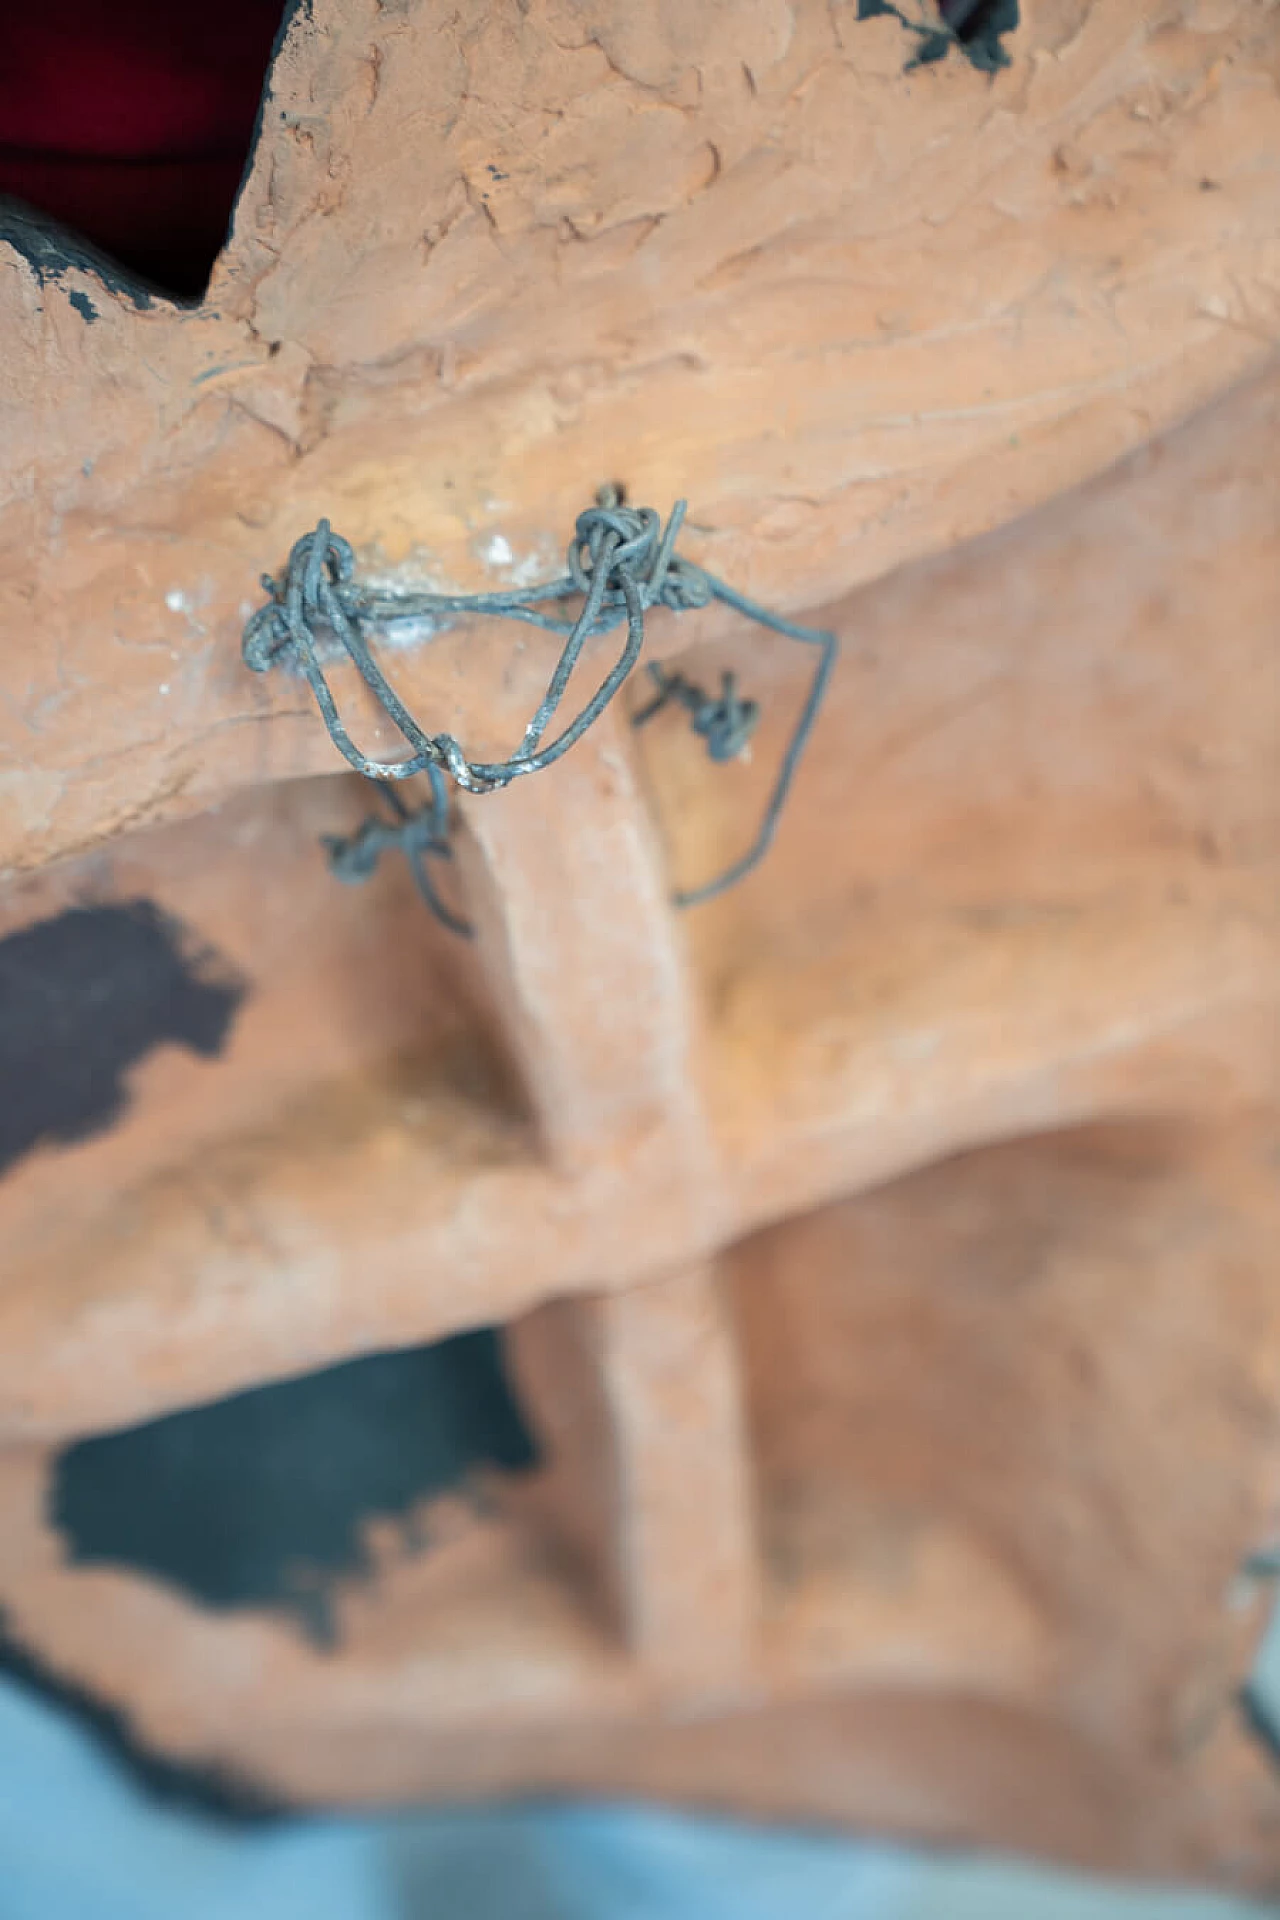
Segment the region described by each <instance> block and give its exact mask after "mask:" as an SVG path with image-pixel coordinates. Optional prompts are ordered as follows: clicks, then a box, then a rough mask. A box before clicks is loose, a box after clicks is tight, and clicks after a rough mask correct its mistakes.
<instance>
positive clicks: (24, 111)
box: [0, 0, 282, 319]
mask: <svg viewBox="0 0 1280 1920" xmlns="http://www.w3.org/2000/svg"><path fill="white" fill-rule="evenodd" d="M281 4H282V0H219V4H218V5H217V6H216V7H190V6H175V5H174V4H173V0H43V4H42V5H40V6H36V7H28V8H19V9H16V10H15V11H14V12H13V14H12V17H10V18H6V21H5V49H4V55H5V57H4V62H3V65H2V66H0V195H4V196H11V197H12V198H14V199H15V200H17V201H18V202H20V203H23V204H24V206H25V208H26V209H27V210H29V211H31V212H33V213H35V214H36V215H37V216H38V217H40V218H41V221H42V223H43V220H47V219H51V220H53V221H56V222H57V223H58V224H59V225H60V226H62V227H65V228H67V229H69V236H68V237H69V238H70V235H78V236H80V237H81V238H82V239H83V240H85V241H88V242H89V243H90V245H91V246H92V247H93V248H95V249H98V250H100V251H101V252H102V253H104V254H106V255H108V256H110V261H111V262H114V263H115V264H116V265H118V266H119V267H120V268H123V269H124V271H125V273H126V274H127V275H129V276H136V277H138V278H141V279H142V280H144V281H147V282H150V283H151V285H152V286H154V287H155V288H157V289H159V290H161V291H163V292H165V293H168V294H171V295H175V296H177V297H179V298H191V297H194V296H199V295H200V294H201V293H203V291H204V288H205V285H206V284H207V281H208V278H209V273H210V269H211V268H212V265H213V261H214V259H215V257H216V255H217V253H218V251H219V249H220V248H221V246H222V244H223V240H224V238H225V236H226V230H227V223H228V220H229V218H230V215H231V211H232V208H233V206H234V203H235V198H236V194H237V191H238V189H239V186H240V180H241V176H242V174H243V172H244V167H245V162H246V160H247V159H248V156H249V152H250V148H251V146H252V144H253V138H254V130H255V126H256V123H257V115H258V105H259V101H260V98H261V96H262V90H263V81H264V76H265V74H266V72H267V68H268V66H269V63H270V60H271V55H272V50H273V43H274V41H275V37H276V34H277V31H278V30H279V28H280V24H281ZM70 251H71V252H72V254H73V255H74V252H75V251H76V250H75V248H74V244H73V245H72V247H71V249H70ZM89 317H90V316H89V315H88V314H86V315H85V318H86V319H88V318H89Z"/></svg>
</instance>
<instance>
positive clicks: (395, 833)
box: [320, 767, 474, 940]
mask: <svg viewBox="0 0 1280 1920" xmlns="http://www.w3.org/2000/svg"><path fill="white" fill-rule="evenodd" d="M427 773H428V775H429V778H430V781H431V798H430V800H429V801H428V803H427V804H426V806H424V807H420V808H418V810H417V811H416V812H415V811H414V809H413V808H411V807H407V806H406V805H405V803H404V801H403V800H402V799H401V797H400V790H399V788H398V787H393V786H389V785H388V784H387V783H386V782H385V781H382V780H375V781H373V782H372V783H371V784H372V785H373V787H374V789H375V791H376V792H377V793H378V794H379V795H380V796H381V798H382V799H383V800H384V802H385V804H386V808H387V812H388V814H389V816H390V817H389V818H387V819H382V818H379V816H378V815H377V814H376V813H371V814H368V815H367V816H366V817H365V819H363V820H362V821H361V822H360V825H359V826H358V827H357V828H356V830H355V832H354V833H353V834H350V835H343V834H336V833H326V834H324V835H323V836H322V838H321V842H320V844H321V845H322V846H323V848H324V850H325V853H326V854H327V856H328V860H329V871H330V873H332V874H333V876H334V878H335V879H337V880H341V881H342V882H343V883H344V885H346V886H359V885H361V884H362V883H363V882H364V881H366V880H372V878H373V876H374V873H375V871H376V870H377V866H378V862H379V860H380V859H381V858H382V856H383V854H384V853H389V852H391V851H392V850H393V849H394V850H395V851H396V852H398V853H402V854H403V855H404V857H405V859H406V860H407V861H408V863H409V871H410V873H411V874H412V875H413V883H414V885H415V886H416V887H417V889H418V893H419V895H420V897H421V899H422V901H423V904H424V905H425V906H426V907H427V909H428V910H429V912H431V913H432V914H433V915H434V917H435V918H436V919H437V920H438V921H439V922H440V924H441V926H443V927H447V928H448V929H449V932H450V933H456V934H458V935H459V936H460V937H461V938H462V939H463V940H469V939H470V938H471V936H472V933H473V931H474V929H473V928H472V927H471V926H470V924H469V923H468V922H467V921H466V920H463V919H461V918H460V917H459V916H458V915H457V914H456V913H454V912H453V911H452V910H451V909H450V908H449V907H447V906H446V905H445V903H444V901H443V900H442V899H441V898H440V895H439V894H438V893H437V892H436V886H435V881H434V880H433V879H432V877H431V870H430V868H429V867H428V866H427V857H428V855H434V857H435V858H436V859H438V860H452V858H453V848H452V846H451V845H450V844H449V792H448V788H447V787H446V786H445V783H444V775H443V774H442V773H441V771H440V769H439V767H429V768H428V769H427Z"/></svg>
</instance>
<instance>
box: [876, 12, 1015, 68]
mask: <svg viewBox="0 0 1280 1920" xmlns="http://www.w3.org/2000/svg"><path fill="white" fill-rule="evenodd" d="M885 15H889V16H891V17H892V18H893V19H895V20H897V21H898V22H899V23H900V24H901V25H902V26H904V27H905V28H906V29H907V31H908V33H910V34H911V35H912V36H913V38H914V41H915V45H914V47H913V48H912V52H911V56H910V58H909V59H908V61H907V69H908V71H910V69H911V68H912V67H925V66H929V65H931V64H932V63H933V62H934V61H935V60H945V59H946V57H947V55H948V54H949V53H950V52H951V51H952V49H953V48H954V49H958V50H959V51H960V52H961V53H963V54H964V56H965V58H966V59H967V60H968V61H969V63H970V65H971V66H975V67H977V68H979V69H980V71H981V72H983V73H995V72H996V70H997V69H998V68H1000V67H1007V66H1008V65H1009V55H1008V53H1007V52H1006V50H1005V47H1004V40H1005V37H1006V35H1008V34H1011V33H1013V32H1014V31H1015V30H1016V28H1017V26H1018V24H1019V18H1020V15H1019V7H1018V0H936V5H935V0H905V4H904V5H902V6H895V5H894V4H893V0H858V18H859V20H878V19H882V18H883V17H884V16H885Z"/></svg>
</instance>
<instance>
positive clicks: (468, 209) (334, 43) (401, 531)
mask: <svg viewBox="0 0 1280 1920" xmlns="http://www.w3.org/2000/svg"><path fill="white" fill-rule="evenodd" d="M1023 11H1024V15H1025V19H1024V24H1023V25H1022V27H1021V28H1020V29H1019V31H1018V33H1017V34H1016V35H1015V36H1013V37H1012V38H1011V39H1010V40H1009V41H1008V42H1007V43H1006V45H1007V47H1008V48H1009V50H1010V51H1011V53H1012V54H1013V56H1014V57H1013V64H1012V65H1011V66H1010V67H1009V68H1008V69H1006V70H1004V71H1003V72H1001V73H999V74H997V75H995V76H994V77H992V76H989V75H986V74H983V73H981V72H978V71H977V70H975V69H974V68H973V67H972V66H970V65H969V64H968V63H967V62H966V61H964V60H962V59H959V58H952V59H948V60H946V61H943V62H940V63H938V64H937V65H933V66H929V67H926V68H923V69H918V70H915V71H911V72H908V71H904V69H905V67H906V66H907V63H908V61H909V60H910V57H911V54H912V52H913V51H914V41H913V40H912V37H911V36H910V35H908V34H907V33H905V32H904V30H903V28H902V27H901V26H900V25H899V24H898V23H897V22H896V21H895V20H894V19H892V18H890V17H881V18H878V19H872V20H865V21H859V19H858V18H857V9H856V7H855V5H854V4H853V0H835V4H830V5H829V4H827V0H705V3H704V4H701V5H699V6H698V7H696V8H692V9H691V8H690V7H688V6H687V5H686V4H685V0H645V4H643V5H639V6H633V7H628V8H627V9H626V10H625V21H624V20H622V19H621V18H620V16H619V14H618V10H617V8H616V7H615V6H613V5H612V4H597V3H596V0H533V3H532V4H529V5H525V6H520V7H517V6H515V5H514V4H503V5H500V6H493V5H491V4H489V0H464V4H462V5H461V6H460V7H457V8H454V9H452V10H449V11H448V12H445V11H443V10H441V9H439V8H438V7H436V6H434V5H427V4H420V3H419V4H401V3H399V0H397V4H393V5H388V4H385V3H380V0H314V4H313V5H309V6H305V7H303V6H299V7H297V8H296V9H295V10H294V12H293V14H292V16H291V23H290V26H289V29H288V32H287V35H286V37H285V41H284V45H283V48H282V50H281V53H280V55H279V58H278V59H277V62H276V64H275V67H274V68H273V71H272V74H271V80H270V88H269V92H268V96H267V98H266V100H265V102H264V108H263V115H262V123H261V133H260V137H259V140H258V144H257V147H256V149H255V154H254V159H253V164H252V168H251V171H250V173H249V177H248V179H247V181H246V184H245V187H244V190H243V193H242V195H241V198H240V201H239V204H238V207H237V210H236V215H235V222H234V228H233V231H232V235H231V239H230V243H229V245H228V247H227V249H226V251H225V253H224V254H223V256H222V258H221V260H220V262H219V264H218V266H217V268H216V270H215V273H214V277H213V282H212V285H211V286H210V288H209V292H208V295H207V297H206V299H205V300H204V301H203V303H201V304H200V305H198V306H196V307H194V308H189V309H187V308H177V307H174V306H173V305H171V304H167V303H166V302H164V301H163V300H160V299H155V298H153V299H150V300H149V301H148V303H147V304H141V303H140V302H139V301H138V300H137V299H135V298H131V297H130V295H129V292H128V291H127V290H126V289H122V288H120V287H118V286H113V285H109V284H105V283H104V282H103V281H102V280H101V279H100V278H99V277H98V276H97V275H95V273H94V272H93V271H91V270H90V269H89V268H87V267H85V266H84V265H81V264H75V263H74V261H72V260H70V259H68V258H66V257H64V256H60V255H59V253H58V251H57V248H56V246H55V247H53V248H52V249H50V248H49V247H48V246H44V247H37V246H35V245H34V244H33V243H32V242H31V240H30V239H29V238H27V239H25V240H22V239H20V240H19V241H18V242H17V243H14V242H10V243H8V244H6V243H4V242H0V258H3V260H4V270H3V272H0V339H3V341H4V353H3V356H2V357H0V447H2V448H3V453H2V454H0V460H2V462H3V465H2V467H0V472H2V473H3V475H4V477H5V479H6V481H7V484H6V485H5V486H3V487H0V501H3V505H0V635H2V636H3V638H2V639H0V696H2V697H0V870H3V868H5V867H11V868H12V867H32V866H39V865H41V864H43V863H45V862H46V861H48V860H49V859H51V858H52V857H54V856H55V855H58V854H61V853H64V852H69V851H73V850H77V849H84V848H86V847H91V846H94V845H97V844H100V843H102V842H103V841H105V840H107V839H108V838H110V837H111V836H112V835H114V834H117V833H119V832H120V831H122V830H124V829H126V828H128V827H129V826H131V825H136V824H139V823H141V822H146V821H156V820H160V819H164V818H168V817H172V816H173V815H174V814H176V813H182V812H190V811H192V810H193V809H198V808H200V807H202V806H204V805H207V804H208V803H209V801H210V800H212V799H214V798H216V797H218V796H220V795H223V794H226V793H227V792H228V791H230V790H232V789H234V788H236V787H239V786H243V785H246V784H249V785H253V784H257V783H260V782H262V781H264V780H267V779H278V778H286V777H290V776H293V775H297V774H299V773H310V772H319V771H322V770H324V769H326V768H327V767H328V766H329V765H330V760H329V748H328V746H327V744H326V743H325V741H324V740H323V738H322V737H321V736H320V735H318V733H317V732H316V730H315V728H314V727H313V726H312V724H311V716H310V711H309V707H308V705H307V703H306V701H305V700H303V699H302V698H301V697H300V695H299V693H298V691H297V689H296V688H294V687H293V686H291V685H290V683H289V682H288V681H287V680H285V681H273V682H272V683H270V684H265V683H263V682H261V681H255V680H252V679H250V678H249V677H248V676H246V675H245V674H244V673H243V672H242V671H241V669H240V666H239V664H238V660H237V655H236V635H237V634H238V632H239V629H240V626H241V624H242V622H243V618H244V615H245V613H246V612H247V610H248V608H249V607H250V605H251V604H252V603H253V601H254V599H255V597H256V592H257V589H256V582H257V578H258V575H259V574H260V573H261V572H262V570H263V569H264V568H267V569H271V570H274V569H276V568H278V567H279V566H280V565H281V564H282V563H283V560H284V557H285V555H286V554H287V552H288V550H289V548H290V546H291V545H292V543H293V541H294V539H295V538H296V537H297V535H298V534H299V533H301V532H303V531H305V530H306V529H308V528H309V527H311V526H312V525H314V523H315V521H316V520H317V518H318V517H319V516H320V515H321V514H327V515H329V516H330V518H331V519H332V521H333V523H334V525H335V526H337V527H338V528H339V529H340V530H341V531H343V532H344V533H346V534H347V536H348V537H349V538H351V539H352V540H353V541H354V542H355V543H356V546H357V548H358V550H359V552H360V555H361V558H362V561H363V563H364V564H365V565H366V567H378V568H381V569H383V570H387V569H390V570H391V571H392V572H393V573H394V575H395V577H397V578H401V579H405V580H409V581H412V580H418V581H432V582H436V583H439V584H455V585H460V586H481V585H494V584H497V583H498V582H499V581H502V580H507V579H510V578H512V577H513V576H514V577H519V578H528V577H530V576H533V577H537V576H539V575H540V574H544V573H550V572H552V571H554V570H555V566H556V563H557V559H558V556H559V554H560V553H561V551H562V549H563V546H564V543H565V542H566V540H567V538H568V536H569V532H570V530H571V527H572V524H573V519H574V516H575V515H576V514H577V513H578V511H579V510H580V509H581V508H582V507H583V506H584V505H587V504H589V502H590V500H591V498H592V497H593V494H594V492H595V489H596V488H597V487H598V486H599V485H600V484H601V483H602V482H604V481H612V480H621V481H624V482H625V483H626V486H627V488H628V490H629V493H630V495H631V497H632V499H634V500H637V501H648V502H651V503H652V504H654V505H655V506H658V507H660V508H662V509H664V510H665V508H666V507H667V506H668V505H669V504H670V502H671V501H672V500H674V499H675V498H676V497H678V496H681V495H685V496H687V497H688V498H689V500H690V502H691V506H692V520H691V528H690V536H689V546H690V550H691V551H692V552H693V553H694V555H695V557H697V558H699V559H702V560H703V561H705V562H706V564H708V565H710V566H712V567H713V568H715V569H717V570H719V571H720V572H722V573H723V574H724V575H725V576H726V577H729V578H731V579H733V580H735V581H737V582H738V583H739V584H741V585H742V586H743V587H744V588H745V589H747V590H749V591H753V592H756V593H757V594H758V595H759V596H761V597H762V598H765V599H767V600H769V601H772V602H774V603H777V604H779V605H780V606H782V607H784V608H785V607H790V608H793V609H799V608H802V607H805V606H813V605H816V604H819V603H821V602H824V601H829V600H831V599H833V598H835V597H837V596H839V595H841V594H843V593H845V592H847V591H848V590H849V589H850V588H851V587H853V586H854V585H856V584H858V583H859V582H862V581H865V580H868V579H871V578H874V577H875V576H876V575H878V574H881V573H883V572H884V571H885V570H886V569H887V568H888V567H890V566H891V565H893V564H895V563H897V562H900V561H903V560H906V559H909V558H912V557H914V556H918V555H920V554H922V553H925V552H930V551H935V550H944V549H946V548H948V547H950V546H952V545H953V544H954V543H955V542H956V541H957V540H961V539H964V538H966V537H969V536H971V535H974V534H976V533H979V532H981V531H982V530H984V529H986V528H990V527H992V526H995V525H998V524H1000V523H1003V522H1004V521H1007V520H1009V519H1010V518H1012V517H1013V516H1015V515H1016V514H1018V513H1019V512H1021V511H1023V510H1025V509H1026V508H1028V507H1029V506H1031V505H1033V504H1034V503H1036V502H1037V501H1041V500H1045V499H1048V498H1050V497H1052V496H1053V495H1055V494H1057V493H1059V492H1061V491H1062V490H1063V489H1064V488H1066V487H1069V486H1070V485H1072V484H1073V483H1075V482H1076V481H1078V480H1080V479H1081V478H1083V477H1085V476H1087V475H1089V474H1092V473H1095V472H1097V471H1099V470H1100V469H1101V468H1103V467H1104V466H1106V465H1107V464H1108V463H1109V462H1110V461H1112V460H1114V459H1115V458H1116V457H1117V456H1118V455H1119V454H1121V453H1123V452H1124V451H1125V450H1127V449H1129V448H1132V447H1134V446H1137V445H1140V444H1141V443H1142V442H1144V441H1145V440H1146V439H1148V438H1149V437H1150V436H1151V435H1152V434H1153V433H1156V432H1158V431H1159V430H1160V429H1161V428H1162V427H1164V426H1166V425H1167V424H1169V423H1170V422H1172V421H1174V420H1176V419H1178V418H1179V417H1181V416H1183V415H1185V414H1186V413H1188V412H1189V411H1190V410H1191V409H1192V408H1194V407H1195V406H1197V405H1198V404H1200V403H1202V402H1203V401H1205V400H1207V399H1208V398H1209V397H1211V396H1212V395H1214V394H1216V393H1218V392H1221V391H1222V390H1223V389H1224V388H1225V387H1227V386H1228V385H1229V384H1230V383H1231V382H1232V381H1233V380H1234V379H1236V378H1238V377H1240V376H1242V375H1243V374H1245V373H1246V372H1248V371H1249V370H1251V369H1253V368H1256V367H1257V366H1259V365H1260V364H1261V363H1262V362H1263V361H1264V359H1265V358H1266V356H1267V353H1268V350H1269V342H1270V341H1271V339H1272V338H1273V336H1274V320H1275V293H1274V288H1275V285H1276V282H1277V246H1278V245H1280V242H1278V241H1277V238H1276V222H1275V205H1276V182H1275V162H1274V156H1275V154H1276V152H1277V151H1280V100H1278V99H1277V94H1276V88H1275V84H1274V74H1275V67H1276V61H1277V54H1278V50H1280V24H1278V22H1277V16H1276V13H1275V10H1274V8H1273V7H1271V6H1270V5H1268V4H1267V0H1236V3H1235V4H1231V3H1230V0H1164V4H1160V5H1157V6H1151V5H1147V4H1144V0H1100V4H1096V5H1089V6H1086V5H1083V4H1080V0H1033V3H1032V4H1029V5H1028V6H1026V7H1025V8H1024V10H1023ZM23 247H25V249H26V251H25V252H24V251H23V250H22V248H23ZM86 309H88V310H91V312H92V318H90V317H89V313H88V311H86ZM686 637H687V635H686ZM667 644H670V642H668V643H667ZM681 644H683V641H682V642H681ZM520 657H521V656H520V655H519V654H518V652H517V656H516V659H517V665H516V669H515V671H516V672H517V674H518V673H519V671H520V668H519V660H520ZM523 658H524V660H525V661H527V662H528V666H529V671H530V673H531V674H532V672H533V671H534V665H535V662H539V663H540V662H541V661H542V660H543V658H544V656H543V654H542V653H541V652H540V651H539V649H538V648H536V647H531V648H529V649H527V650H526V652H525V654H524V656H523ZM511 661H512V648H511V644H510V640H509V636H507V635H503V637H502V645H501V648H500V650H499V651H498V653H497V654H494V653H491V652H490V649H489V646H488V644H486V643H483V642H481V643H479V644H478V643H477V642H476V640H475V639H474V637H472V636H468V638H467V639H466V641H463V642H459V643H458V644H457V645H454V644H450V645H448V646H445V647H441V648H430V649H426V650H424V651H423V652H422V653H421V654H420V655H419V656H418V657H417V658H414V659H412V660H410V661H406V662H405V668H404V671H405V681H406V686H407V687H408V688H409V689H410V690H411V692H412V693H413V695H414V698H415V699H416V700H417V701H418V702H419V704H420V705H421V707H422V709H423V710H424V711H425V712H426V713H428V714H429V715H431V716H433V718H434V720H435V724H437V725H439V726H448V727H454V728H456V729H459V730H461V731H462V732H463V734H464V736H465V737H468V738H472V737H475V736H476V735H477V734H478V733H479V734H483V733H484V730H485V727H486V721H487V719H488V718H489V717H490V716H491V714H492V708H493V702H494V683H495V680H496V679H497V678H498V677H499V675H500V674H501V673H503V672H504V671H506V670H509V669H510V663H511ZM531 684H532V682H531V681H530V682H527V683H525V684H523V685H522V686H521V687H520V690H519V695H518V704H519V709H520V710H521V711H527V709H528V706H529V704H530V703H529V699H528V694H529V691H530V687H531ZM517 737H518V736H517Z"/></svg>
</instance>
